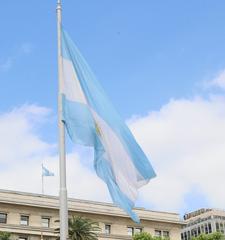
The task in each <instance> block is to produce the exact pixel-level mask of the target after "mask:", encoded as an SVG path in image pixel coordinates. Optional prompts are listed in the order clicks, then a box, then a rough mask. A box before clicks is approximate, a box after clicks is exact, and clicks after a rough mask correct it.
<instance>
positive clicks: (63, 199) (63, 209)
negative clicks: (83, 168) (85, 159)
mask: <svg viewBox="0 0 225 240" xmlns="http://www.w3.org/2000/svg"><path fill="white" fill-rule="evenodd" d="M56 11H57V29H58V79H59V90H58V127H59V171H60V191H59V197H60V201H59V205H60V211H59V212H60V240H66V239H67V237H68V207H67V189H66V157H65V129H64V123H63V121H62V94H61V93H62V81H63V79H62V57H61V56H62V54H61V21H62V6H61V0H57V8H56Z"/></svg>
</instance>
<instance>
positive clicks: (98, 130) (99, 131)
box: [95, 122, 101, 136]
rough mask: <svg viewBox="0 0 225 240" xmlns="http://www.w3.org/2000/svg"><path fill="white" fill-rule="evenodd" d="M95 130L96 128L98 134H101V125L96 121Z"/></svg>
mask: <svg viewBox="0 0 225 240" xmlns="http://www.w3.org/2000/svg"><path fill="white" fill-rule="evenodd" d="M95 130H96V132H97V134H98V135H99V136H101V129H100V127H99V126H98V124H97V123H96V122H95Z"/></svg>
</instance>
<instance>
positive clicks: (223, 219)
mask: <svg viewBox="0 0 225 240" xmlns="http://www.w3.org/2000/svg"><path fill="white" fill-rule="evenodd" d="M184 221H185V226H184V227H183V229H182V233H181V239H182V240H190V239H191V237H196V236H198V235H200V234H202V233H205V234H209V233H213V232H221V233H223V234H224V232H225V211H224V210H219V209H213V208H209V209H205V208H203V209H199V210H197V211H194V212H191V213H188V214H185V215H184Z"/></svg>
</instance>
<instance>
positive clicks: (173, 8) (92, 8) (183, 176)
mask: <svg viewBox="0 0 225 240" xmlns="http://www.w3.org/2000/svg"><path fill="white" fill-rule="evenodd" d="M55 2H56V1H55V0H50V1H48V2H47V1H43V2H41V1H33V0H31V1H25V0H21V1H13V0H8V1H4V2H2V3H1V9H3V10H2V13H1V15H0V28H1V45H0V53H1V54H0V84H1V87H0V100H1V101H0V188H1V189H13V190H20V191H27V192H37V193H40V192H41V164H42V162H43V163H44V165H45V166H46V167H47V168H49V169H50V170H51V171H53V172H54V173H55V177H48V178H45V193H46V194H53V195H57V194H58V180H59V179H58V156H57V48H56V44H57V42H56V17H55V7H56V6H55ZM224 8H225V2H224V1H223V0H218V1H216V2H215V1H214V2H213V1H209V0H199V1H196V0H190V1H186V2H184V1H182V2H181V1H179V0H171V1H167V2H165V1H149V0H143V1H136V0H133V1H128V0H124V1H120V0H113V1H112V0H108V1H105V0H104V1H103V0H96V1H88V0H82V1H78V0H76V1H75V0H71V1H64V4H63V19H64V20H63V25H64V27H65V28H66V29H67V31H68V32H69V33H70V35H71V37H72V38H73V39H74V41H75V42H76V44H77V45H78V46H79V48H80V50H81V52H82V53H83V55H84V56H85V58H86V60H87V61H88V62H89V64H90V66H91V67H92V70H93V71H94V72H95V74H96V76H97V77H98V79H99V81H100V82H101V83H102V85H103V87H104V88H105V90H106V92H107V94H108V95H109V97H110V98H111V100H112V102H113V104H114V105H115V106H116V108H117V109H118V111H119V112H120V114H121V116H122V117H123V119H124V120H125V121H126V122H127V124H128V125H129V127H130V128H131V130H132V132H133V134H134V136H135V137H136V139H137V141H138V142H139V144H140V145H141V146H142V148H143V150H144V151H145V153H146V154H147V155H148V156H149V159H150V160H151V162H152V164H153V166H154V168H155V170H156V173H157V178H155V179H153V180H152V181H151V182H150V183H149V184H148V185H147V186H145V187H143V188H142V189H141V191H140V194H139V198H138V200H137V204H136V205H137V206H141V207H146V208H150V209H155V210H165V211H176V212H179V213H181V214H183V213H185V212H188V211H192V210H195V209H197V208H201V207H217V208H225V191H224V190H223V189H224V182H225V44H224V43H225V25H224V22H225V15H224ZM92 164H93V149H89V148H84V147H81V146H74V145H73V144H72V143H71V142H70V140H69V139H68V137H67V168H68V170H67V174H68V176H67V182H68V193H69V196H71V197H76V198H84V199H91V200H97V201H107V202H110V201H111V200H110V197H109V194H108V192H107V188H106V187H105V185H104V183H103V182H102V181H101V180H100V179H98V178H97V177H96V175H95V172H94V170H93V165H92Z"/></svg>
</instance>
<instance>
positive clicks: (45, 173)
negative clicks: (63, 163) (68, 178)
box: [42, 164, 54, 177]
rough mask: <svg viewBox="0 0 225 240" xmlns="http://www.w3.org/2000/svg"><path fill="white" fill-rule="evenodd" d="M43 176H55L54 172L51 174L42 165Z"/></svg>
mask: <svg viewBox="0 0 225 240" xmlns="http://www.w3.org/2000/svg"><path fill="white" fill-rule="evenodd" d="M42 176H44V177H52V176H54V173H53V172H50V171H49V170H48V169H47V168H46V167H44V166H43V164H42Z"/></svg>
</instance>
